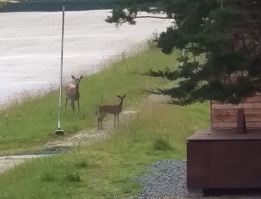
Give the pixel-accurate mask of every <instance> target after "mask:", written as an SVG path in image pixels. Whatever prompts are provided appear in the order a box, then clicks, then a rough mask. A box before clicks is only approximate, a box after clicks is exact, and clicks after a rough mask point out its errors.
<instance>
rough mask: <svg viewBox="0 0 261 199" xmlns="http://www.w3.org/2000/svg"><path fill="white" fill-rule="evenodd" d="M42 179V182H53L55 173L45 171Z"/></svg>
mask: <svg viewBox="0 0 261 199" xmlns="http://www.w3.org/2000/svg"><path fill="white" fill-rule="evenodd" d="M40 179H41V181H42V182H53V181H54V175H53V174H50V173H47V172H45V173H44V174H43V175H41V176H40Z"/></svg>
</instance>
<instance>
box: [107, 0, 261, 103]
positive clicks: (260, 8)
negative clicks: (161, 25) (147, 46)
mask: <svg viewBox="0 0 261 199" xmlns="http://www.w3.org/2000/svg"><path fill="white" fill-rule="evenodd" d="M141 11H146V12H147V13H164V14H165V15H164V16H163V17H162V16H158V15H155V16H151V15H150V16H144V15H139V14H140V12H141ZM146 17H155V18H163V19H173V24H172V25H171V26H170V27H168V28H167V30H166V32H163V33H161V34H160V35H159V37H158V38H157V39H156V43H157V46H158V47H159V48H161V49H162V52H163V53H165V54H171V53H172V52H173V51H174V50H183V49H185V51H186V54H185V55H180V56H179V57H178V58H177V59H178V61H179V62H182V65H179V66H177V67H175V68H171V67H166V69H165V70H159V71H149V72H148V75H150V76H154V77H163V78H167V79H169V80H170V81H175V82H176V84H175V86H173V87H171V88H167V89H160V88H158V89H156V90H155V91H154V92H155V93H158V94H163V95H169V96H171V97H172V102H173V103H175V104H179V105H187V104H190V103H194V102H197V101H200V102H203V101H205V100H217V101H223V102H228V103H234V104H237V103H240V102H242V100H243V99H244V98H246V97H248V96H251V95H254V94H255V93H256V92H261V1H258V0H255V1H254V0H120V1H119V2H118V7H116V8H114V9H113V11H112V15H111V16H108V18H107V19H106V21H107V22H108V23H116V24H117V25H120V24H122V23H125V22H127V23H129V24H132V25H134V24H135V23H136V19H137V18H146Z"/></svg>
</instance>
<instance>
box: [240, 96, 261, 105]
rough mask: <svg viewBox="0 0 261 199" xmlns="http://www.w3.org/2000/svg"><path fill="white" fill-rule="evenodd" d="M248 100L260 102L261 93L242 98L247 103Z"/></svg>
mask: <svg viewBox="0 0 261 199" xmlns="http://www.w3.org/2000/svg"><path fill="white" fill-rule="evenodd" d="M248 102H261V95H256V96H254V97H249V98H247V99H245V100H244V103H248Z"/></svg>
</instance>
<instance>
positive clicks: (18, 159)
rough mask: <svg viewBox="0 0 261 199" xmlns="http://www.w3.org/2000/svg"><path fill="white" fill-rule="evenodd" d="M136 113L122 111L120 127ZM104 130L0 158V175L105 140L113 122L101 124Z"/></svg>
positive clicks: (106, 121)
mask: <svg viewBox="0 0 261 199" xmlns="http://www.w3.org/2000/svg"><path fill="white" fill-rule="evenodd" d="M135 113H136V111H127V110H126V111H123V112H122V113H121V116H120V125H122V123H124V122H126V121H128V120H129V119H131V118H132V117H134V115H135ZM103 126H104V128H105V130H97V129H96V128H93V129H87V130H83V131H81V132H79V133H77V134H75V135H72V136H68V137H58V138H57V139H56V140H51V141H48V142H47V143H46V144H45V145H44V146H43V148H42V149H40V150H37V151H33V152H26V153H24V154H19V155H7V156H0V173H1V172H4V171H6V170H8V169H11V168H13V167H15V166H16V165H18V164H21V163H23V162H24V161H25V160H27V159H31V158H39V157H42V156H47V155H51V154H57V153H62V152H65V151H67V150H70V149H72V148H73V147H77V146H82V145H87V144H90V143H93V142H95V141H98V140H100V139H103V138H105V137H106V136H108V135H109V134H110V133H111V132H113V130H114V128H113V120H111V119H108V120H105V121H104V122H103Z"/></svg>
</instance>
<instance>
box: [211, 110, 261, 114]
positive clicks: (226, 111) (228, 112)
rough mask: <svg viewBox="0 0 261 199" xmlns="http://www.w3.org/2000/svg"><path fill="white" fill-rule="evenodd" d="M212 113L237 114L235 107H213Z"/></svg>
mask: <svg viewBox="0 0 261 199" xmlns="http://www.w3.org/2000/svg"><path fill="white" fill-rule="evenodd" d="M260 113H261V109H260ZM212 115H237V109H213V110H212Z"/></svg>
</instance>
